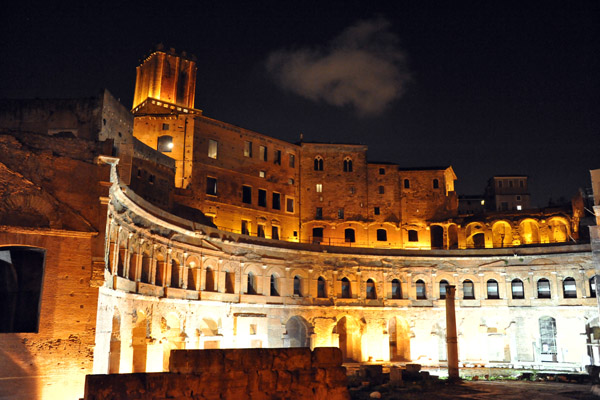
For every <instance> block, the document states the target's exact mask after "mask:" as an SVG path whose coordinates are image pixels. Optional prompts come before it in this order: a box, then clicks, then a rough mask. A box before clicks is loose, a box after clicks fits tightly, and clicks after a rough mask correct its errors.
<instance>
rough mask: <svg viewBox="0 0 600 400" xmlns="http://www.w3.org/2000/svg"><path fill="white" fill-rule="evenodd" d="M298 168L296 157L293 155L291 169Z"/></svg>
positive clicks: (291, 155)
mask: <svg viewBox="0 0 600 400" xmlns="http://www.w3.org/2000/svg"><path fill="white" fill-rule="evenodd" d="M294 167H296V156H295V155H293V154H290V168H294Z"/></svg>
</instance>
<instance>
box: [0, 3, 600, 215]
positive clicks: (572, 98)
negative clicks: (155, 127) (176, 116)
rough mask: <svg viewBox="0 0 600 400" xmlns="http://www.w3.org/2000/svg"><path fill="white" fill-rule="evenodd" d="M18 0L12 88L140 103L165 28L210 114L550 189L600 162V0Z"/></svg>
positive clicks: (17, 93)
mask: <svg viewBox="0 0 600 400" xmlns="http://www.w3.org/2000/svg"><path fill="white" fill-rule="evenodd" d="M10 3H11V5H9V6H4V9H3V12H2V15H0V22H1V27H0V33H2V39H1V40H0V57H1V58H0V73H1V75H0V76H1V77H2V79H0V97H9V98H11V97H14V98H33V97H40V98H45V97H49V98H52V97H55V98H62V97H84V96H90V95H93V94H95V93H97V92H98V91H99V90H101V89H102V88H107V89H109V90H110V91H111V92H112V93H113V94H114V95H115V96H116V97H118V98H120V99H121V101H122V103H123V104H124V105H125V106H127V107H128V108H129V107H131V105H132V104H131V103H132V98H133V90H134V84H135V67H136V66H137V64H138V61H139V60H140V59H141V58H143V57H144V56H145V55H147V54H148V53H149V51H150V50H151V49H152V48H153V47H154V45H156V44H157V43H161V42H162V43H164V44H165V45H166V46H167V47H174V48H175V49H176V50H177V51H182V50H185V51H187V52H188V53H191V54H194V55H196V57H197V58H198V76H197V90H196V108H199V109H202V110H203V111H204V114H205V115H207V116H209V117H213V118H216V119H220V120H223V121H226V122H230V123H233V124H236V125H239V126H242V127H244V128H248V129H252V130H255V131H258V132H261V133H264V134H267V135H270V136H274V137H277V138H280V139H284V140H287V141H291V142H296V141H297V140H298V139H299V136H300V133H303V134H304V138H305V140H309V141H332V142H348V143H364V144H368V145H369V159H370V160H373V161H391V162H396V163H398V164H400V165H401V166H402V167H419V166H437V165H448V164H449V165H452V166H453V167H454V170H455V172H456V174H457V176H458V183H457V189H458V192H459V194H476V193H479V192H482V191H483V188H484V186H485V184H486V182H487V179H488V178H489V177H491V176H493V175H499V174H526V175H529V177H530V189H531V192H532V195H533V199H534V203H535V204H536V205H545V204H546V203H547V202H548V199H549V198H550V197H552V198H553V199H555V200H556V199H558V198H559V197H561V196H564V197H566V198H570V197H571V196H572V195H574V194H575V193H576V192H577V190H578V188H579V187H588V186H590V185H589V173H588V170H589V169H592V168H600V159H599V157H598V150H599V149H600V132H599V129H600V113H599V105H600V60H599V59H600V56H599V52H600V2H598V1H576V0H573V1H565V2H558V1H535V2H532V1H519V2H508V1H473V2H463V1H432V2H429V1H400V0H398V1H387V2H375V1H372V2H370V3H372V4H367V3H368V2H366V1H351V0H349V1H343V2H337V1H319V2H312V1H303V2H296V1H277V2H270V1H269V2H266V1H265V2H262V1H247V2H243V3H242V2H235V3H234V2H227V1H210V2H209V1H190V2H185V3H180V2H177V1H163V2H160V3H153V2H140V3H136V5H135V6H134V5H132V4H133V3H130V2H118V3H117V2H115V3H112V2H110V1H105V2H87V1H80V2H78V3H72V4H67V3H62V2H59V3H61V4H59V5H56V4H52V3H54V2H45V3H37V2H36V3H27V2H23V3H20V2H16V1H15V2H10ZM17 3H19V4H17ZM123 3H127V5H123ZM7 7H8V8H7ZM268 60H269V61H268Z"/></svg>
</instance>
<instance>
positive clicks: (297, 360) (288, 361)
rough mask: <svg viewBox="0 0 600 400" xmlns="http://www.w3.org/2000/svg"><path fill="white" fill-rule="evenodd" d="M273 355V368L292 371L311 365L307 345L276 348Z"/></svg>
mask: <svg viewBox="0 0 600 400" xmlns="http://www.w3.org/2000/svg"><path fill="white" fill-rule="evenodd" d="M277 350H278V351H277V352H276V353H274V357H273V369H275V370H286V371H294V370H297V369H308V368H310V367H311V358H312V357H311V353H310V349H309V348H308V347H297V348H286V349H277Z"/></svg>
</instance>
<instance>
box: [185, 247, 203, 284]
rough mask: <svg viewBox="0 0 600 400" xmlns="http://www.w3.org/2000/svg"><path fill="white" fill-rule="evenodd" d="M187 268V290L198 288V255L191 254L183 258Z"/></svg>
mask: <svg viewBox="0 0 600 400" xmlns="http://www.w3.org/2000/svg"><path fill="white" fill-rule="evenodd" d="M185 267H186V268H187V271H188V273H187V288H188V290H199V289H200V273H199V272H200V257H199V256H197V255H195V254H193V255H190V256H188V257H187V258H186V259H185Z"/></svg>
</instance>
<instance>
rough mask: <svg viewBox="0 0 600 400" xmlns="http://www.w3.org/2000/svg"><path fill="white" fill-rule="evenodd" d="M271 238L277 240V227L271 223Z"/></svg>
mask: <svg viewBox="0 0 600 400" xmlns="http://www.w3.org/2000/svg"><path fill="white" fill-rule="evenodd" d="M271 239H275V240H279V227H278V226H275V225H273V226H272V227H271Z"/></svg>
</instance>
